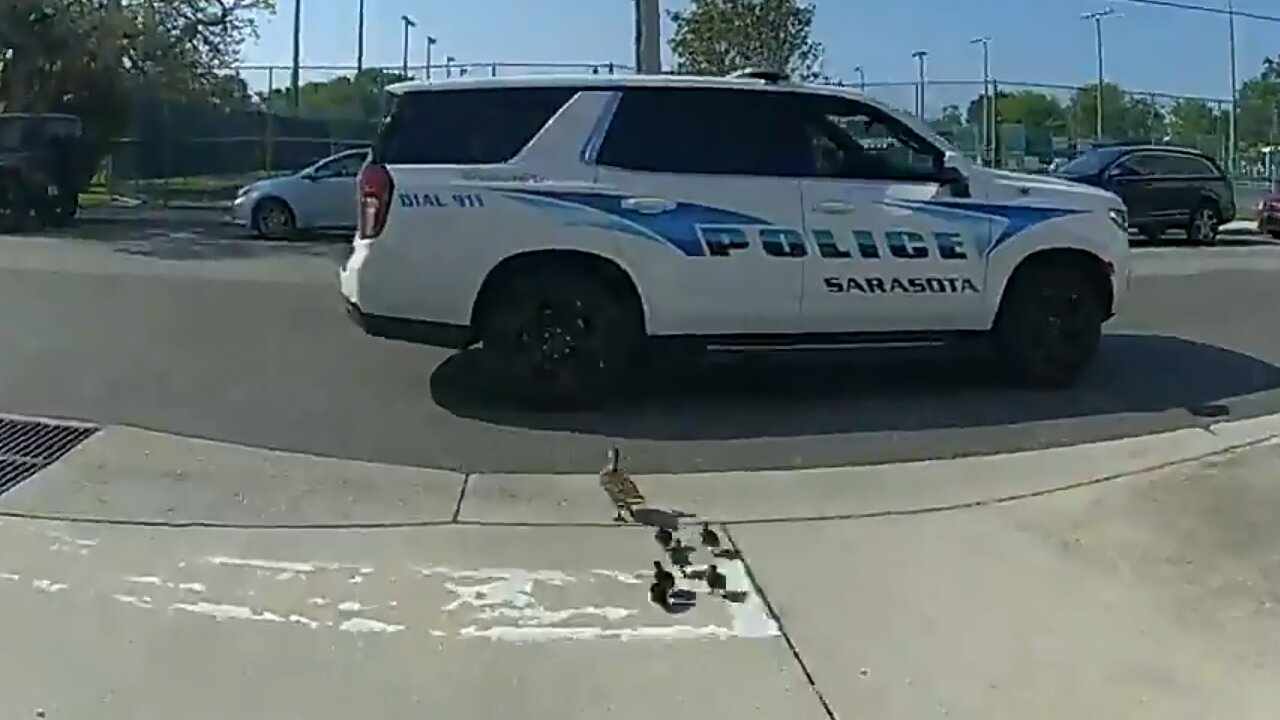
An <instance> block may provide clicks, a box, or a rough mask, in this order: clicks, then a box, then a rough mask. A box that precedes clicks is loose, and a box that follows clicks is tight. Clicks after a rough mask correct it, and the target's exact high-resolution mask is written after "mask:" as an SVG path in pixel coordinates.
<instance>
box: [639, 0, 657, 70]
mask: <svg viewBox="0 0 1280 720" xmlns="http://www.w3.org/2000/svg"><path fill="white" fill-rule="evenodd" d="M632 1H633V2H634V3H635V53H636V72H640V73H660V72H662V9H661V7H660V5H659V0H632Z"/></svg>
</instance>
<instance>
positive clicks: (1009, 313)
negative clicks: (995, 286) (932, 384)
mask: <svg viewBox="0 0 1280 720" xmlns="http://www.w3.org/2000/svg"><path fill="white" fill-rule="evenodd" d="M1032 263H1033V264H1031V265H1028V266H1026V267H1023V268H1019V269H1018V270H1017V271H1016V272H1015V273H1014V276H1013V278H1012V280H1010V285H1009V288H1008V289H1007V290H1006V291H1005V296H1004V299H1003V300H1002V301H1001V304H1000V312H999V314H998V315H997V317H996V324H995V328H994V333H995V344H996V347H997V350H998V351H999V352H1000V354H1001V355H1002V356H1003V358H1004V360H1005V362H1006V363H1007V364H1008V367H1009V369H1010V370H1011V371H1012V372H1013V374H1014V375H1015V376H1016V377H1017V379H1018V380H1020V381H1022V382H1023V383H1025V384H1027V385H1030V386H1032V387H1038V388H1061V387H1067V386H1069V385H1071V384H1073V383H1074V382H1075V380H1076V379H1077V378H1078V377H1079V376H1080V374H1081V373H1082V372H1084V369H1085V368H1086V367H1087V366H1088V364H1089V361H1090V360H1092V359H1093V356H1094V354H1095V352H1096V351H1097V348H1098V343H1099V342H1100V341H1101V339H1102V323H1103V320H1104V309H1103V307H1102V302H1101V298H1099V297H1098V292H1097V290H1096V287H1095V284H1094V283H1093V282H1091V279H1090V278H1089V276H1088V274H1087V271H1086V268H1085V267H1083V266H1082V265H1081V264H1080V263H1075V262H1036V261H1032Z"/></svg>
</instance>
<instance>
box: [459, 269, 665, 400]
mask: <svg viewBox="0 0 1280 720" xmlns="http://www.w3.org/2000/svg"><path fill="white" fill-rule="evenodd" d="M488 293H490V294H488V297H487V298H485V303H484V306H483V308H482V316H481V317H480V318H479V321H480V322H479V331H480V343H481V349H480V352H481V356H482V357H483V359H484V364H485V370H486V375H488V376H490V377H491V378H492V379H493V380H494V381H496V383H497V384H498V386H499V390H500V392H502V393H503V394H506V395H509V396H511V397H513V398H514V399H517V400H518V401H521V402H524V403H527V404H530V405H533V406H535V407H537V408H540V409H579V408H583V407H587V406H592V405H598V404H600V403H602V402H603V401H604V400H606V399H608V398H609V397H610V396H611V395H613V393H614V392H616V391H617V390H618V389H619V387H620V384H621V381H622V380H623V379H624V378H625V377H626V375H627V373H628V372H629V371H630V370H631V368H632V367H634V363H635V360H636V356H637V352H638V351H639V349H640V346H641V341H642V339H643V330H642V327H641V323H640V322H639V319H638V318H637V317H636V313H635V312H634V311H633V309H632V308H630V307H629V306H628V303H626V302H625V299H624V298H622V297H619V294H620V293H619V292H617V291H616V290H615V289H614V288H611V287H609V286H608V285H607V284H606V283H604V282H602V281H601V280H600V278H598V277H597V276H596V275H595V274H594V273H591V272H587V271H583V270H578V269H576V268H572V267H558V266H555V265H544V266H536V265H535V266H533V267H529V268H521V269H520V270H519V271H516V272H511V273H507V274H506V277H505V278H504V279H501V280H499V282H498V284H497V285H496V286H495V287H493V288H492V289H490V290H489V291H488Z"/></svg>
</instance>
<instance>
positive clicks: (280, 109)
mask: <svg viewBox="0 0 1280 720" xmlns="http://www.w3.org/2000/svg"><path fill="white" fill-rule="evenodd" d="M408 79H410V78H408V77H405V76H404V75H401V74H400V73H398V72H389V71H387V70H379V69H367V70H362V71H360V73H359V74H356V75H341V76H338V77H335V78H333V79H331V80H326V81H323V82H309V83H306V84H304V85H302V86H301V87H299V88H298V100H299V102H298V109H299V114H301V115H303V116H311V117H323V118H352V119H366V120H368V119H375V118H378V117H380V116H381V115H382V113H383V107H382V103H383V99H384V91H385V90H386V88H387V86H389V85H394V84H395V83H398V82H403V81H405V80H408ZM263 103H264V104H265V105H266V107H267V109H268V110H269V111H271V112H275V113H280V114H291V113H293V109H292V105H291V103H290V91H289V90H288V89H284V88H279V89H276V90H274V91H272V93H271V94H270V95H268V96H266V97H265V98H263Z"/></svg>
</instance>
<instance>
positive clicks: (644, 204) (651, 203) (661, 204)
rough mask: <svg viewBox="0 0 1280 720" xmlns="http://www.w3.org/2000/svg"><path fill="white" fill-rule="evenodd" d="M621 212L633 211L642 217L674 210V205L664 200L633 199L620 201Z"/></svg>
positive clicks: (649, 198)
mask: <svg viewBox="0 0 1280 720" xmlns="http://www.w3.org/2000/svg"><path fill="white" fill-rule="evenodd" d="M622 209H623V210H634V211H635V212H638V213H641V214H643V215H657V214H658V213H664V212H669V211H671V210H675V209H676V203H675V202H673V201H671V200H667V199H665V198H652V197H633V198H626V199H625V200H623V201H622Z"/></svg>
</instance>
